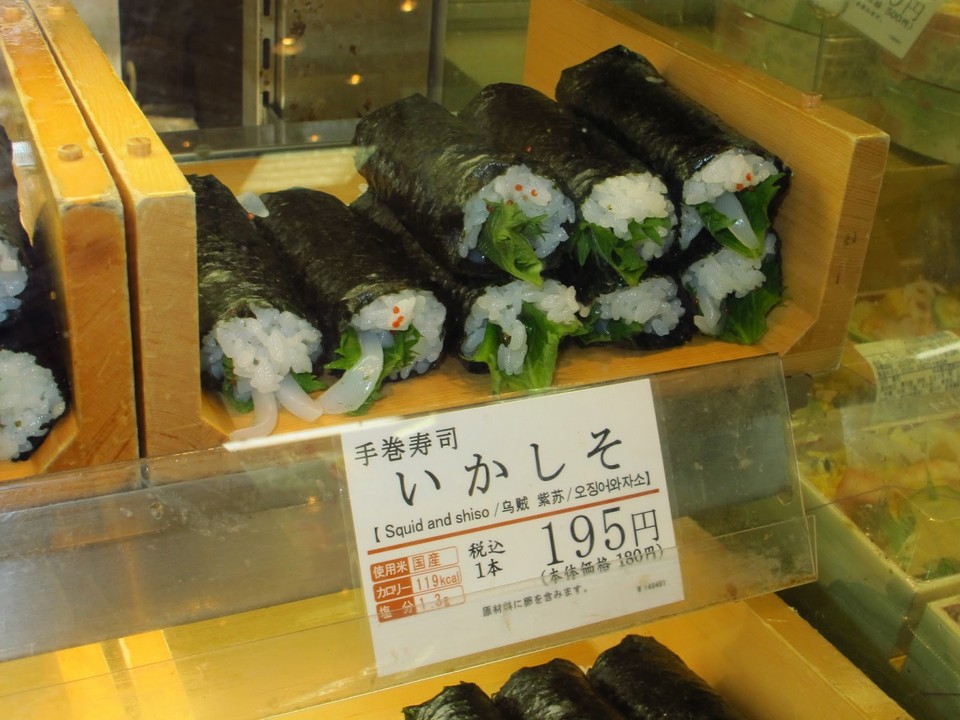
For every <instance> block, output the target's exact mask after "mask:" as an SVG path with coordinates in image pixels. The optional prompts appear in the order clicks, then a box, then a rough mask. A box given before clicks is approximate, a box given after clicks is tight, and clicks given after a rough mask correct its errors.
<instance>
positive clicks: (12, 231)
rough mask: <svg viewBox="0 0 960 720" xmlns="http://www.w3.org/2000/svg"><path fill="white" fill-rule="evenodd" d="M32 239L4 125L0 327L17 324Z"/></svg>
mask: <svg viewBox="0 0 960 720" xmlns="http://www.w3.org/2000/svg"><path fill="white" fill-rule="evenodd" d="M29 248H30V240H29V238H28V237H27V231H26V230H25V229H24V227H23V225H22V224H21V222H20V199H19V196H18V195H17V178H16V175H15V174H14V169H13V146H12V144H11V142H10V138H9V137H8V136H7V131H6V130H5V129H4V128H3V127H2V126H0V327H3V326H4V325H7V324H9V323H11V322H13V320H14V318H15V317H16V312H17V310H18V309H19V308H20V304H21V303H22V302H23V298H22V297H21V296H22V293H23V292H24V290H26V288H27V276H28V274H29V265H30V262H29V259H28V253H29Z"/></svg>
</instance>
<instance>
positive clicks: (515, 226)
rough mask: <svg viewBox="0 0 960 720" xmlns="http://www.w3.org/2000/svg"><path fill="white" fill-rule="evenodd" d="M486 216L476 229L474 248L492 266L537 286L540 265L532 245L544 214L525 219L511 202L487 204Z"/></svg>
mask: <svg viewBox="0 0 960 720" xmlns="http://www.w3.org/2000/svg"><path fill="white" fill-rule="evenodd" d="M487 207H488V208H489V210H490V214H489V215H488V216H487V220H486V222H485V223H484V224H483V227H482V228H481V229H480V237H479V238H478V239H477V249H478V250H479V251H480V252H481V253H483V254H484V256H485V257H486V258H487V259H488V260H490V262H492V263H493V264H494V265H496V266H497V267H499V268H501V269H502V270H504V271H505V272H508V273H510V274H511V275H513V276H514V277H516V278H519V279H520V280H526V281H527V282H530V283H533V284H534V285H536V286H537V287H539V286H541V285H543V277H542V276H541V274H540V273H541V272H542V270H543V263H542V262H540V258H538V257H537V254H536V253H535V252H534V251H533V247H532V243H533V242H534V241H535V240H537V239H538V238H539V237H540V236H541V235H542V234H543V230H542V224H543V219H544V217H545V216H544V215H540V216H537V217H533V218H531V217H527V216H526V215H525V214H524V213H523V211H522V210H521V209H520V208H519V207H517V205H516V204H514V203H509V202H489V203H487Z"/></svg>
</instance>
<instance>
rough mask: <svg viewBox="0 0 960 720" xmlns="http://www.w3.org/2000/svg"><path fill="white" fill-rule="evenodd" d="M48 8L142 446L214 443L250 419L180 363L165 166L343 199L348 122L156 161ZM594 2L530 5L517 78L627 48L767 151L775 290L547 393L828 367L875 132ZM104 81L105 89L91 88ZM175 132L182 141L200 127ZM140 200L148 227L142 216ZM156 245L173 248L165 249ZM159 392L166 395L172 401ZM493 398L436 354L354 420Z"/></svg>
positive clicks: (176, 195) (858, 244) (871, 203)
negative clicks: (88, 148)
mask: <svg viewBox="0 0 960 720" xmlns="http://www.w3.org/2000/svg"><path fill="white" fill-rule="evenodd" d="M54 5H55V6H56V7H57V8H59V7H66V8H67V12H62V13H61V12H59V11H57V12H55V13H50V12H49V10H50V9H51V7H50V3H48V2H46V0H36V2H35V3H34V6H35V7H36V8H37V10H38V17H39V18H40V21H41V23H42V24H43V27H44V30H45V32H46V33H47V35H48V37H49V38H50V40H51V46H52V47H53V48H54V51H55V52H56V53H57V56H58V59H59V60H60V62H61V64H62V65H63V66H64V67H66V68H69V71H68V72H67V73H66V74H67V76H68V79H69V81H70V82H71V84H72V87H73V88H74V91H75V93H76V95H77V97H78V101H79V102H80V103H81V105H82V106H83V107H84V108H85V110H86V112H87V114H88V116H89V117H90V118H91V125H92V127H93V128H95V131H96V132H97V133H98V140H99V141H100V142H101V144H102V145H103V146H104V149H105V152H106V153H107V154H108V156H109V157H111V158H112V162H113V164H114V166H115V168H116V169H117V170H118V174H117V181H118V184H119V185H120V186H121V188H122V191H123V196H124V198H125V200H126V203H127V206H126V211H127V213H128V217H129V218H130V219H131V222H130V227H131V229H132V232H131V233H130V234H129V236H128V242H129V243H130V253H131V257H132V258H133V260H134V264H133V265H132V268H133V272H134V273H135V275H136V277H135V278H134V281H133V284H132V287H133V288H134V289H135V290H134V293H135V304H134V312H135V316H136V318H137V322H136V324H135V327H136V328H137V332H138V334H139V336H138V338H137V346H138V348H139V349H140V351H139V352H138V354H137V357H138V363H139V365H138V370H139V373H140V382H139V384H138V390H139V403H140V414H141V417H142V422H141V424H142V427H143V428H144V429H143V434H144V446H145V447H146V448H147V452H149V453H151V454H153V453H162V452H175V451H181V450H189V449H192V448H197V447H209V446H212V445H215V444H217V443H218V442H220V441H221V440H222V439H224V438H226V437H228V436H230V434H231V433H232V432H234V431H236V430H239V429H243V428H245V427H247V426H249V424H250V422H251V421H250V420H249V419H248V418H249V414H247V415H242V414H237V413H235V412H234V411H233V410H232V409H231V408H230V407H229V406H228V405H227V404H225V403H224V401H223V399H222V398H221V397H220V395H219V394H218V393H216V392H210V391H203V392H201V391H200V373H199V372H198V371H197V368H196V366H195V365H194V364H193V360H189V358H195V357H196V356H197V355H198V353H199V348H198V342H197V339H196V338H198V337H199V329H198V328H197V327H196V324H195V321H194V320H193V313H194V312H195V305H196V299H195V298H196V288H195V282H194V277H195V275H194V273H193V270H192V266H193V264H194V263H193V261H192V259H191V253H192V252H194V249H193V246H192V245H191V243H190V237H189V236H190V233H191V232H192V231H193V228H192V225H191V224H190V222H189V218H187V217H185V213H186V208H187V206H188V205H189V203H190V202H191V201H193V197H192V194H191V193H189V192H188V191H186V190H185V189H184V187H183V185H182V184H179V183H180V181H179V180H177V179H176V169H175V168H174V161H175V160H179V161H180V162H179V163H178V169H179V171H181V172H182V173H185V174H190V175H205V174H210V175H213V176H215V177H217V178H218V179H219V180H220V181H222V182H223V183H224V184H225V185H226V186H227V187H228V188H229V189H230V190H231V191H232V192H233V193H234V194H236V195H240V194H242V193H247V192H253V193H258V194H259V193H264V192H271V191H278V190H284V189H287V188H291V187H294V186H305V187H309V188H312V189H316V190H323V191H326V192H329V193H332V194H334V195H336V196H337V197H339V198H340V199H341V200H342V201H344V202H351V201H353V200H354V199H356V197H357V196H358V195H359V194H360V192H361V190H362V188H363V187H364V186H365V180H364V178H363V177H361V176H360V175H359V174H357V172H356V171H355V167H354V152H355V148H353V147H351V146H350V145H349V144H346V145H343V144H341V145H339V146H337V144H336V142H337V141H336V137H337V133H342V131H343V130H344V129H345V128H346V129H349V128H350V127H351V123H350V121H349V120H332V121H328V122H327V123H326V124H325V125H324V129H323V130H321V131H318V132H316V133H314V134H313V135H310V136H309V137H307V138H306V140H307V141H306V142H305V143H302V145H301V146H300V147H297V148H296V149H294V148H292V147H290V146H286V147H284V146H276V147H274V148H273V149H272V150H271V151H269V152H268V151H266V149H265V148H262V147H260V148H257V147H252V148H249V147H248V148H246V149H244V147H243V146H242V145H241V146H235V147H234V148H233V149H232V150H228V149H221V150H213V149H212V148H210V147H208V148H207V150H206V151H205V152H208V153H210V154H209V156H208V157H207V158H206V159H204V158H203V157H200V156H199V155H198V154H197V153H196V152H187V153H185V154H183V155H182V156H181V155H176V156H174V155H171V154H170V153H169V152H168V151H167V149H166V148H164V147H162V146H160V144H159V143H158V142H157V141H158V138H157V137H156V135H155V134H154V133H153V132H152V131H151V130H150V128H149V127H148V126H147V118H146V117H145V116H144V114H143V113H142V112H141V110H140V108H138V107H137V106H136V105H135V103H134V102H133V98H132V97H131V95H130V94H129V93H127V92H125V91H124V90H123V88H122V87H119V81H117V80H116V79H115V78H114V79H109V80H104V79H103V78H104V75H105V73H106V72H107V71H106V59H105V58H103V57H102V54H100V55H101V56H100V57H98V53H99V51H98V49H97V47H96V42H95V40H94V39H93V37H92V36H91V35H90V34H89V32H88V31H87V30H86V28H85V26H84V24H83V22H82V20H81V19H80V18H79V17H78V16H77V15H76V13H74V12H73V11H72V9H70V8H69V7H68V6H65V5H64V6H61V4H60V3H55V4H54ZM598 8H599V6H598ZM598 8H594V7H592V6H591V5H590V4H589V3H560V4H559V5H556V7H551V8H546V7H543V6H541V5H539V4H538V3H533V5H532V7H531V13H530V17H529V23H528V27H527V34H526V42H525V55H526V67H525V70H524V73H523V78H522V79H523V82H525V83H526V84H528V85H529V86H531V87H534V88H538V89H540V90H542V91H544V92H545V93H546V94H548V95H552V94H553V85H554V84H555V82H556V78H557V76H558V75H559V72H560V70H561V69H562V68H564V67H568V66H570V65H572V64H575V63H577V62H580V61H582V60H584V59H586V58H587V57H589V56H590V55H591V54H594V53H596V52H599V51H600V50H603V49H605V48H607V47H610V46H612V45H616V44H618V43H627V44H629V45H631V46H632V47H634V48H635V49H637V50H639V51H641V52H643V53H646V54H647V55H649V56H650V58H651V59H652V60H653V61H654V62H655V63H656V64H658V65H659V66H660V67H661V68H663V71H664V73H665V75H666V77H667V78H668V80H669V81H670V82H671V83H675V84H676V86H677V88H678V89H680V90H681V91H683V92H684V93H687V94H688V95H689V96H690V97H692V98H693V99H695V100H697V101H699V102H701V103H702V104H703V105H705V106H706V107H708V108H709V109H711V110H712V111H714V112H716V113H718V114H719V115H720V116H722V117H723V118H724V120H726V121H727V122H728V123H730V124H732V125H733V126H734V127H735V128H736V129H738V130H739V131H740V132H742V133H744V134H745V135H748V136H750V137H752V138H754V139H756V141H757V142H760V143H761V144H763V145H764V146H766V147H767V148H768V149H769V150H770V151H771V152H773V153H776V154H777V155H778V156H781V157H782V158H783V159H784V161H785V162H786V163H787V164H788V165H789V166H790V168H791V170H792V173H793V180H792V187H791V189H790V191H789V193H788V195H787V196H786V198H785V200H784V203H783V207H782V209H781V211H780V213H779V216H778V221H777V231H778V233H779V234H780V236H781V238H782V243H783V251H782V254H783V258H784V283H785V286H786V288H787V291H786V298H785V301H784V302H783V303H782V304H781V305H780V306H778V307H776V308H775V309H774V310H773V311H772V313H771V315H770V323H769V326H770V329H769V331H768V332H767V333H766V335H765V336H764V337H763V338H762V339H761V340H760V341H759V342H757V343H756V344H754V345H743V344H737V343H731V342H719V341H714V340H711V339H709V338H706V337H699V338H696V339H694V340H693V341H692V342H689V343H687V344H686V345H683V346H681V347H674V348H669V349H664V350H658V351H639V352H638V351H637V350H633V349H623V348H619V347H614V346H605V347H600V346H594V347H569V348H566V349H564V351H563V352H561V353H560V356H559V358H558V363H557V368H556V372H555V375H554V378H553V386H554V387H559V388H569V387H575V386H578V385H583V384H587V383H595V382H604V381H614V380H619V379H623V378H627V377H631V376H636V375H644V374H649V373H651V372H658V371H664V370H670V369H678V368H685V367H694V366H702V365H705V364H710V363H715V362H723V361H729V360H736V359H741V358H747V357H757V356H760V355H764V354H768V353H773V354H776V355H779V356H781V357H782V358H783V362H784V366H785V369H786V372H787V373H788V374H792V373H797V372H802V371H816V370H818V369H825V368H829V367H832V366H834V365H835V364H836V363H837V362H838V361H839V352H840V343H841V340H842V336H843V326H844V324H845V318H846V314H847V313H848V312H849V309H850V305H851V303H852V300H853V288H854V287H855V286H856V284H857V282H858V280H859V270H860V268H861V266H862V259H863V255H864V253H865V251H866V238H867V237H868V235H869V232H870V225H871V222H872V217H873V210H874V207H875V201H876V195H877V192H878V189H879V186H878V182H877V181H878V178H879V177H880V171H881V169H882V167H883V164H884V161H885V158H886V148H887V138H886V136H885V135H884V134H883V133H882V132H879V131H877V130H876V129H875V128H872V127H870V126H868V125H866V124H864V123H862V122H860V121H858V120H856V119H854V118H852V117H850V116H848V115H846V114H844V113H842V112H838V111H834V110H833V109H831V108H828V107H825V106H824V107H818V108H807V107H804V102H805V101H804V95H803V94H802V93H800V92H795V91H791V90H789V89H786V88H784V87H783V86H782V85H779V84H777V83H774V82H772V81H769V80H768V79H767V78H765V77H764V76H762V75H760V74H758V73H751V72H750V71H749V70H747V69H745V68H742V67H736V68H732V67H730V66H728V65H725V64H724V63H723V62H722V61H721V59H720V57H719V56H717V55H715V54H713V53H711V52H710V51H708V50H704V49H703V48H702V47H700V46H699V45H697V44H696V43H693V42H688V41H686V40H684V39H683V38H682V37H680V36H675V35H672V34H671V32H670V31H669V30H665V29H663V28H661V27H659V26H657V25H654V24H653V23H649V22H646V21H644V20H642V19H639V18H637V16H636V15H634V14H632V13H629V12H625V11H620V10H618V9H617V8H610V9H609V13H608V12H606V8H599V9H598ZM424 11H425V8H420V9H419V10H418V12H424ZM617 13H619V14H617ZM573 27H582V28H584V29H585V33H584V35H583V37H582V38H580V39H579V40H578V41H577V42H576V43H573V42H566V41H565V40H562V41H558V40H559V39H562V38H564V37H565V35H564V32H569V28H573ZM565 28H566V29H567V30H565ZM453 42H454V41H453V40H451V43H453ZM105 82H110V83H111V85H116V87H115V88H112V91H111V92H109V93H105V92H103V88H104V83H105ZM721 88H722V90H721ZM746 108H751V110H750V111H749V112H747V111H746ZM756 108H762V109H763V112H756ZM301 125H302V123H297V122H292V123H290V124H289V126H288V125H287V124H283V123H281V124H279V125H272V126H267V128H268V129H269V132H270V133H273V134H275V133H278V132H280V131H281V130H284V128H289V129H291V130H292V131H293V132H294V133H296V130H295V129H296V128H297V127H299V126H301ZM783 126H794V127H796V128H797V132H796V133H794V134H789V135H787V134H784V133H781V132H779V130H778V128H780V127H783ZM132 129H133V130H135V131H136V133H137V136H138V137H145V138H149V139H151V141H152V143H151V147H152V152H151V153H150V154H149V155H146V156H143V157H131V156H130V155H129V153H127V152H126V142H127V140H128V139H129V136H130V134H131V130H132ZM246 132H247V131H246V130H237V131H236V132H235V133H234V134H233V137H234V139H235V140H242V138H243V137H244V136H245V133H246ZM284 132H285V130H284ZM328 133H331V134H328ZM351 134H352V131H351ZM177 137H178V138H180V139H181V142H184V143H187V145H188V146H189V148H190V149H191V150H195V149H196V144H197V142H199V141H200V140H201V139H202V138H203V137H204V135H203V133H202V132H200V133H199V134H197V135H195V136H193V137H192V139H191V138H185V137H183V136H177ZM342 140H343V138H342V137H341V138H340V141H341V142H342ZM331 142H332V143H333V146H331ZM168 143H169V138H168ZM181 149H183V148H181ZM158 178H162V179H164V180H166V181H168V186H161V185H160V184H158V180H157V179H158ZM151 183H152V184H151ZM165 205H166V206H168V209H169V213H170V214H169V217H170V218H178V219H177V221H176V222H173V221H172V220H171V221H170V222H162V223H161V221H159V220H157V219H156V218H159V217H161V216H162V215H163V214H164V213H165V212H166V210H165V209H164V207H165ZM148 208H150V212H151V213H152V217H153V218H154V219H153V220H152V221H151V220H150V219H149V218H148V217H147V216H146V213H147V209H148ZM171 233H173V234H175V235H176V240H173V239H172V236H170V234H171ZM168 236H169V237H168ZM171 244H172V245H174V246H175V247H176V248H177V251H176V252H175V253H173V254H171V253H170V247H171ZM176 268H178V269H176ZM574 344H575V343H574ZM185 358H186V360H185ZM168 387H177V388H180V391H179V392H178V393H176V394H171V393H170V392H167V391H166V388H168ZM509 396H510V394H509V393H504V394H502V397H509ZM425 399H426V400H425ZM495 399H497V396H496V395H494V394H492V393H491V391H490V382H489V379H488V378H486V377H484V376H482V375H476V374H474V373H471V372H468V371H467V370H466V369H465V368H464V367H463V366H462V364H460V363H458V362H457V361H456V360H455V359H454V358H447V359H446V360H444V361H443V362H442V363H441V365H440V367H439V369H438V370H436V371H432V372H430V373H428V374H425V375H423V376H422V377H416V378H411V379H409V380H407V381H404V382H402V383H387V384H385V385H384V386H383V389H382V392H381V395H380V397H379V398H378V399H377V401H376V402H375V403H373V405H372V407H371V408H370V409H369V410H368V411H367V417H388V416H393V415H404V414H409V413H412V412H422V411H425V410H433V411H440V410H444V409H449V408H454V407H461V406H467V405H471V404H475V403H481V402H489V401H493V400H495ZM341 421H342V420H340V419H338V417H337V416H335V415H324V416H323V417H321V418H319V419H318V420H316V421H315V422H314V424H315V425H317V426H321V427H330V426H334V425H336V424H337V423H339V422H341ZM304 427H305V423H304V421H302V420H299V419H297V418H295V417H294V416H293V415H292V414H290V413H287V412H286V411H282V412H281V413H280V415H279V418H278V421H277V425H276V431H277V432H281V433H282V432H287V431H292V430H299V429H303V428H304Z"/></svg>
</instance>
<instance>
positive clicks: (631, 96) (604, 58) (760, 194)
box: [556, 45, 790, 258]
mask: <svg viewBox="0 0 960 720" xmlns="http://www.w3.org/2000/svg"><path fill="white" fill-rule="evenodd" d="M556 97H557V100H558V101H559V102H560V103H562V104H564V105H567V106H569V107H570V108H572V109H573V110H574V111H576V112H578V113H581V114H583V115H584V116H585V117H587V118H589V119H591V120H593V121H594V122H595V123H597V124H598V125H599V126H600V127H601V128H602V129H603V130H604V131H606V132H608V133H610V135H611V136H612V137H614V138H616V139H617V140H618V141H619V142H621V143H623V144H624V146H625V147H626V148H627V149H629V150H630V151H631V152H633V153H635V154H636V155H637V156H638V157H640V158H641V159H642V160H644V162H647V163H649V165H650V167H651V168H653V170H654V171H655V172H657V173H658V174H659V175H660V176H661V177H663V179H664V180H665V181H666V182H667V184H668V185H669V186H670V187H671V192H673V193H675V194H676V197H677V198H678V200H679V205H680V211H679V215H680V244H681V246H682V247H683V248H686V247H688V246H689V245H690V243H692V242H693V240H694V239H695V238H696V237H697V236H698V235H700V234H701V231H702V230H706V231H708V234H709V235H710V236H711V237H712V238H713V239H714V240H715V241H716V242H718V243H720V244H721V245H723V246H725V247H728V248H730V249H731V250H733V251H734V252H737V253H739V254H741V255H744V256H746V257H753V258H755V257H760V256H762V255H763V254H764V239H765V237H766V233H767V230H769V229H770V226H771V222H772V219H773V216H774V214H775V212H776V209H777V207H778V205H779V203H780V201H781V200H782V198H783V194H784V192H785V190H786V188H787V185H788V182H789V177H790V172H789V170H788V169H787V168H786V166H785V165H784V163H783V161H782V160H781V159H780V158H778V157H776V156H774V155H773V154H771V153H769V152H767V151H766V150H765V149H764V148H762V147H760V146H759V145H758V144H757V143H755V142H753V141H752V140H750V139H748V138H745V137H743V136H742V135H741V134H739V133H738V132H736V131H735V130H733V129H732V128H730V127H729V126H728V125H727V124H726V123H724V122H723V121H722V120H721V119H720V118H719V117H717V116H716V115H715V114H713V113H712V112H710V111H709V110H707V109H706V108H704V107H703V106H701V105H699V104H697V103H695V102H694V101H693V100H691V99H690V98H689V97H687V96H685V95H683V94H682V93H680V92H679V91H678V90H676V89H675V88H674V87H672V86H671V85H670V84H669V83H668V82H666V80H664V78H663V77H662V76H661V75H660V73H659V72H657V70H656V68H655V67H654V66H653V65H652V64H651V63H650V62H649V61H648V60H647V59H646V58H644V57H643V56H641V55H638V54H637V53H635V52H633V51H631V50H629V49H627V48H625V47H623V46H622V45H620V46H615V47H612V48H610V49H608V50H606V51H604V52H602V53H600V54H598V55H596V56H594V57H592V58H590V59H589V60H586V61H585V62H583V63H581V64H579V65H575V66H573V67H570V68H567V69H565V70H563V72H562V73H561V75H560V81H559V83H558V84H557V88H556Z"/></svg>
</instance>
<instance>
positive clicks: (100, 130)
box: [31, 0, 220, 456]
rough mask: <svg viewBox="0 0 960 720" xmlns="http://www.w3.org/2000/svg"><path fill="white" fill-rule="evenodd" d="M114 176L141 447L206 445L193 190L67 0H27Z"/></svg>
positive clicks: (210, 439)
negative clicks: (122, 224)
mask: <svg viewBox="0 0 960 720" xmlns="http://www.w3.org/2000/svg"><path fill="white" fill-rule="evenodd" d="M31 5H32V7H33V9H34V11H35V12H36V15H37V18H38V20H39V22H40V25H41V27H42V28H43V31H44V33H45V35H46V37H47V39H48V41H49V43H50V47H51V48H52V50H53V52H54V54H55V56H56V58H57V60H58V61H59V63H60V66H61V68H62V69H63V73H64V76H65V77H66V80H67V82H68V84H69V86H70V88H71V89H72V91H73V93H74V95H75V97H76V99H77V103H78V104H79V106H80V108H81V109H82V111H83V113H84V115H85V117H86V119H87V122H88V124H89V126H90V129H91V131H92V133H93V135H94V137H95V138H96V141H97V144H98V146H99V147H100V149H101V151H102V152H103V154H104V158H105V159H106V161H107V163H108V165H109V167H110V170H111V172H112V174H113V177H114V178H115V180H116V183H117V186H118V188H119V190H120V195H121V197H122V200H123V207H124V212H125V214H126V235H127V252H128V253H129V255H130V272H131V289H132V290H131V291H132V299H133V316H134V328H135V342H136V350H137V352H136V361H137V371H138V378H139V383H138V395H137V402H138V407H139V417H140V429H141V445H142V451H143V453H144V454H145V455H151V456H153V455H164V454H170V453H176V452H184V451H188V450H192V449H197V448H203V447H210V446H211V445H213V444H216V443H217V442H218V441H219V439H220V437H219V435H218V434H217V433H215V432H214V431H212V430H210V428H209V427H208V425H207V424H206V423H204V422H202V421H201V419H200V402H201V389H200V380H199V378H200V355H199V350H198V342H197V337H198V335H199V330H198V317H197V305H196V283H197V263H196V242H195V238H196V217H195V204H194V197H193V192H192V190H191V189H190V186H189V184H188V183H187V181H186V178H185V177H184V175H183V173H182V172H181V171H180V169H179V168H178V167H177V165H176V163H175V162H174V161H173V159H172V158H171V156H170V155H169V153H167V152H166V151H165V150H164V148H163V144H162V142H161V141H160V138H159V136H158V135H157V134H156V132H155V131H154V130H153V128H152V127H151V125H150V123H149V121H148V120H147V118H146V116H145V115H144V114H143V113H142V112H141V111H140V109H139V108H138V107H137V105H136V103H135V102H134V100H133V98H132V97H131V96H130V93H129V92H128V91H127V89H126V87H125V86H124V84H123V82H122V81H121V80H120V78H119V77H117V75H116V73H115V72H114V70H113V67H112V65H111V64H110V61H109V59H108V58H107V57H106V55H104V53H103V52H102V50H101V49H100V47H99V46H98V45H97V43H96V41H95V39H94V38H93V36H92V35H91V34H90V32H89V30H88V29H87V27H86V25H85V24H84V23H83V21H82V19H81V18H80V17H79V15H78V14H77V12H76V10H75V8H74V7H73V6H72V4H71V3H70V2H69V0H63V1H61V0H31Z"/></svg>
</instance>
